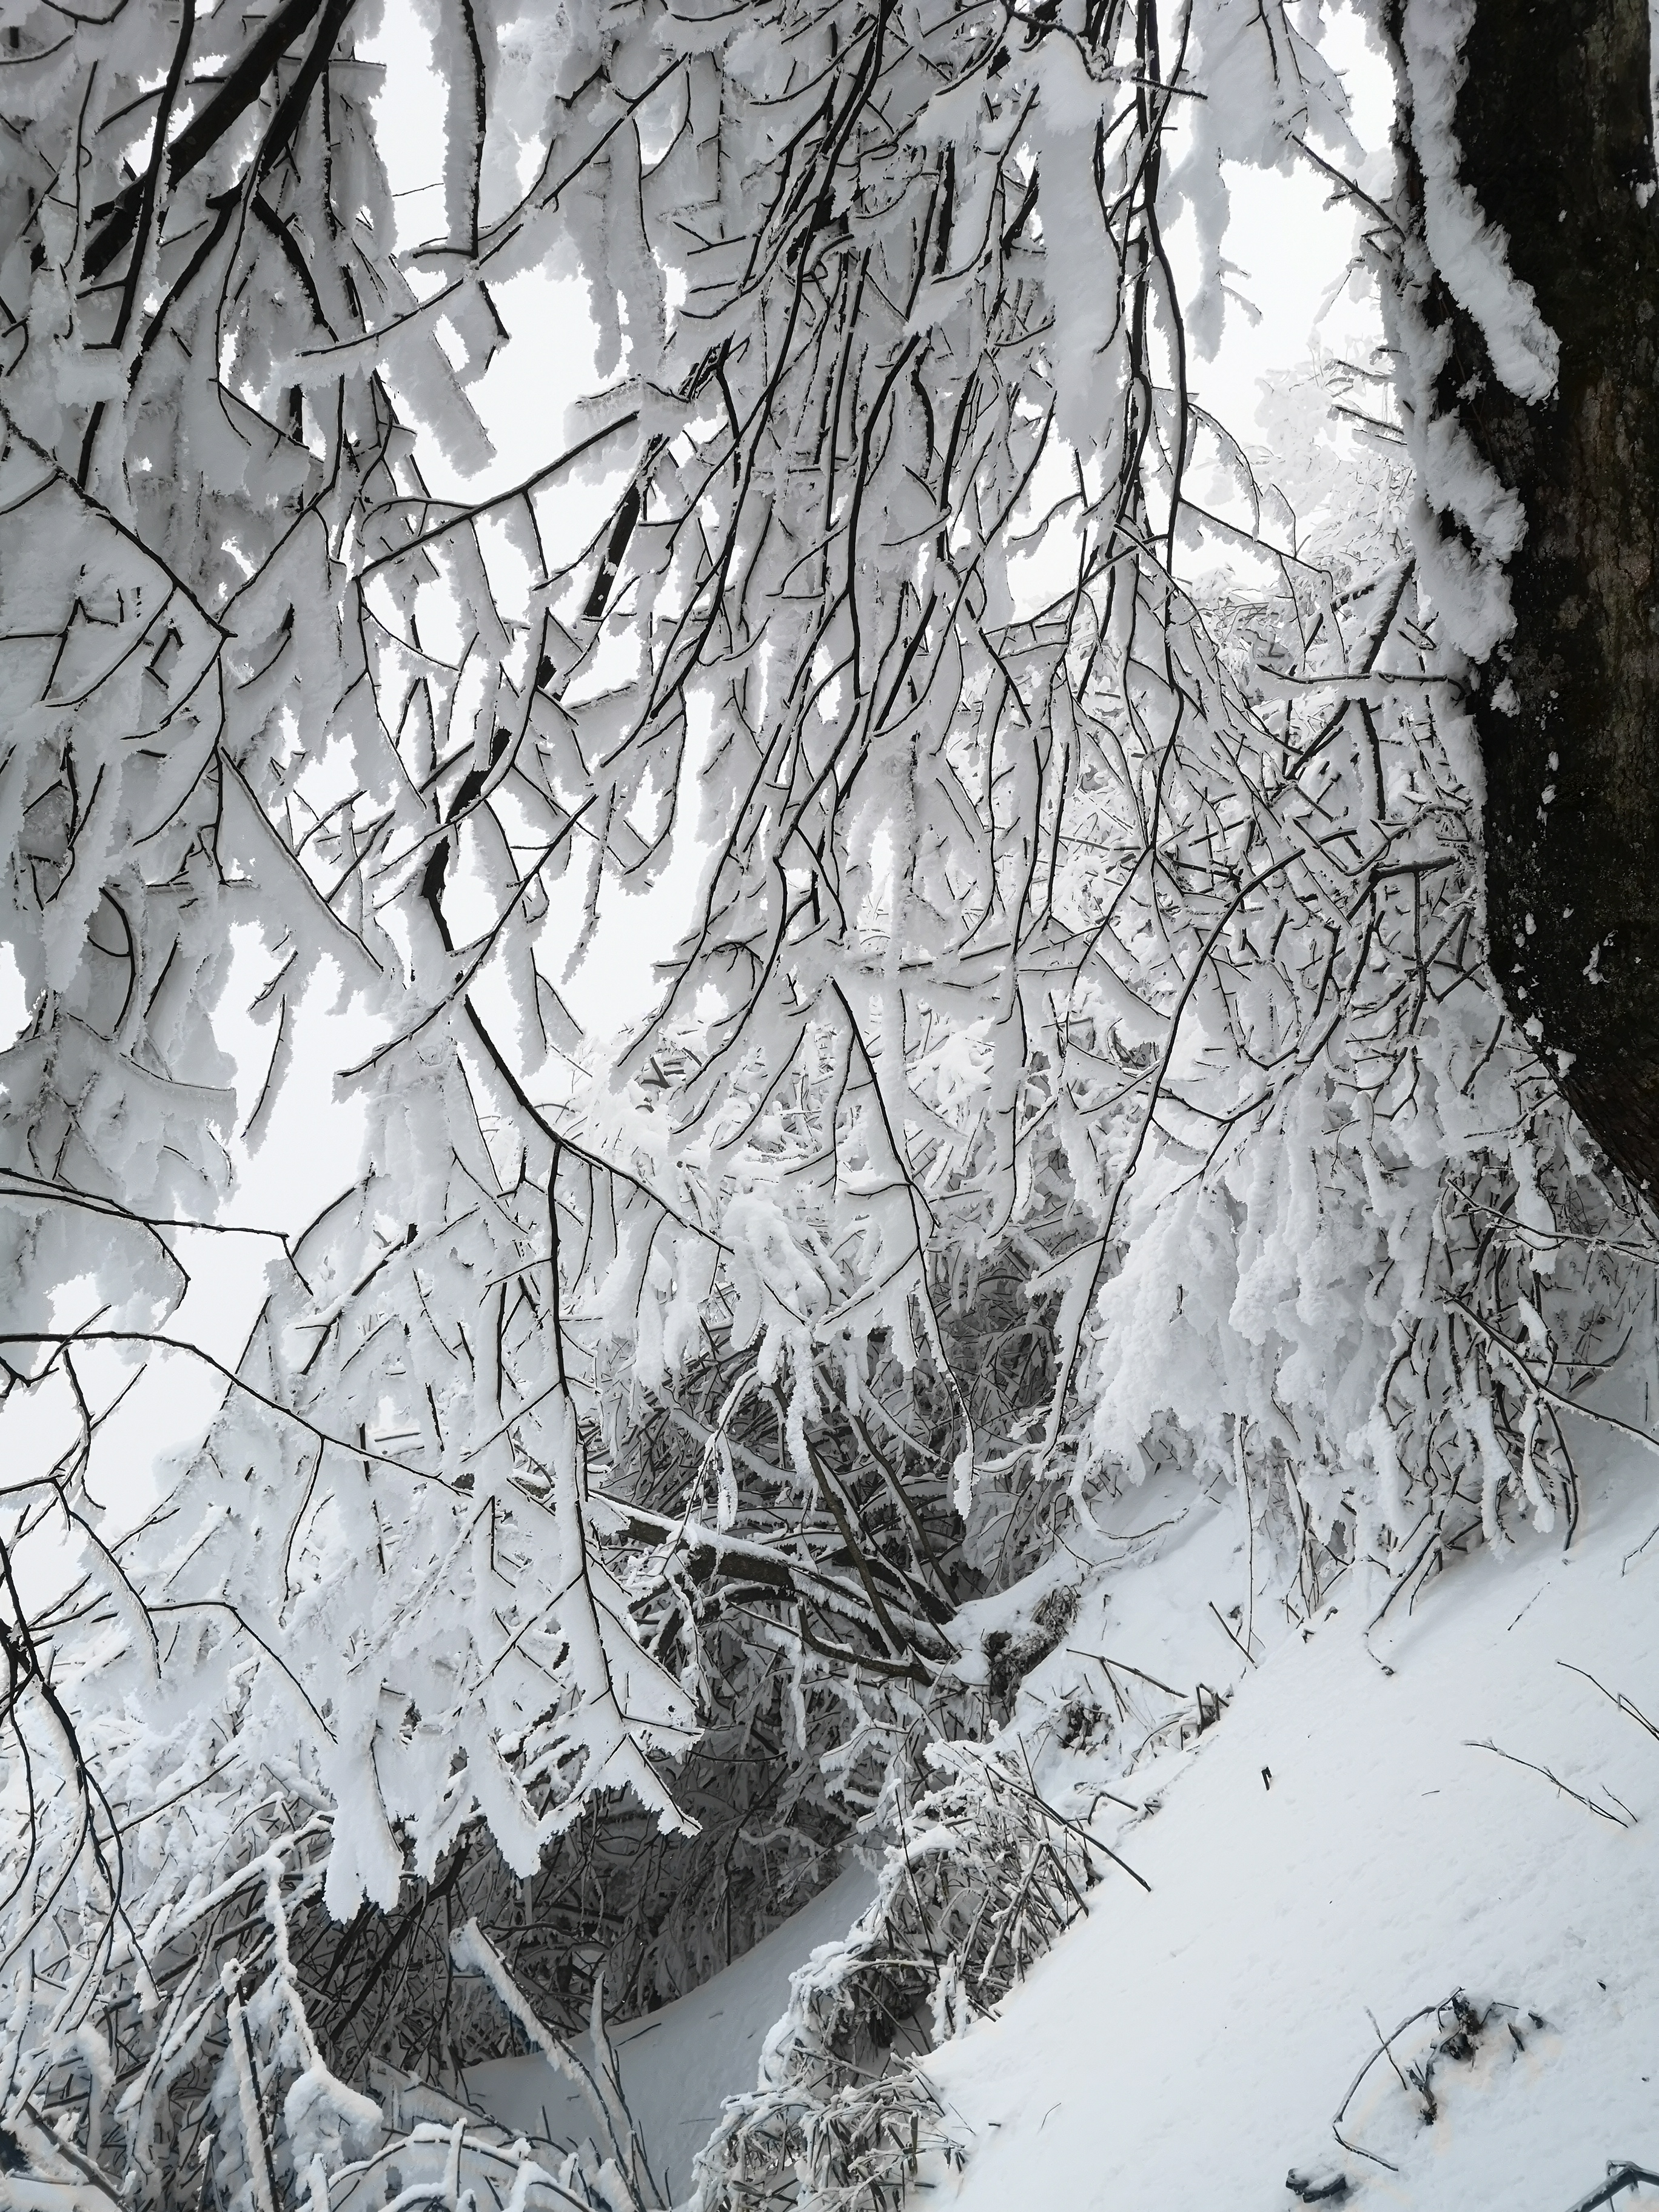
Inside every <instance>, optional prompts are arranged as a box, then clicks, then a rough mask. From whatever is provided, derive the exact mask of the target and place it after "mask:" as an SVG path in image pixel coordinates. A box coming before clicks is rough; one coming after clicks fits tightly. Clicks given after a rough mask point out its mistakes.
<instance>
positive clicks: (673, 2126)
mask: <svg viewBox="0 0 1659 2212" xmlns="http://www.w3.org/2000/svg"><path fill="white" fill-rule="evenodd" d="M874 1887H875V1885H874V1883H873V1881H872V1880H871V1878H870V1876H869V1875H866V1874H865V1873H864V1872H863V1871H862V1870H861V1869H859V1868H856V1867H854V1868H851V1869H848V1871H847V1872H846V1873H845V1874H843V1875H841V1877H840V1878H839V1879H838V1880H837V1881H833V1882H832V1883H831V1884H830V1885H829V1887H828V1888H827V1889H825V1890H823V1892H821V1893H820V1894H819V1895H818V1896H817V1897H815V1898H814V1899H813V1900H812V1902H811V1904H810V1905H807V1906H806V1907H805V1910H804V1911H800V1912H798V1913H797V1914H796V1915H795V1917H794V1918H793V1920H791V1921H789V1922H788V1923H787V1924H786V1925H785V1926H784V1927H782V1928H780V1929H777V1930H775V1933H774V1934H772V1935H770V1936H768V1937H767V1938H766V1940H765V1942H762V1943H757V1945H756V1946H755V1948H754V1949H753V1950H752V1951H750V1952H747V1953H745V1954H744V1956H743V1957H742V1958H741V1959H739V1960H738V1961H737V1962H736V1964H735V1965H733V1966H729V1967H728V1968H727V1969H726V1972H724V1973H722V1974H716V1975H715V1976H714V1978H713V1980H712V1981H708V1982H705V1983H704V1984H703V1985H702V1988H701V1989H697V1990H692V1992H691V1994H690V1996H684V1997H682V1998H680V2000H679V2001H678V2003H675V2004H671V2005H665V2006H664V2007H663V2008H662V2009H661V2011H660V2012H655V2013H653V2014H652V2015H650V2016H649V2018H648V2019H646V2020H639V2021H629V2022H628V2023H627V2024H626V2025H625V2026H623V2027H617V2029H616V2030H615V2031H614V2034H613V2042H614V2044H615V2047H616V2051H617V2060H618V2063H620V2066H621V2069H622V2078H623V2092H624V2093H625V2095H626V2096H627V2099H628V2103H629V2110H630V2112H632V2113H633V2115H634V2118H635V2122H636V2124H638V2127H639V2130H640V2133H641V2139H642V2141H643V2142H644V2145H645V2149H646V2154H647V2158H648V2159H649V2160H650V2163H651V2168H652V2172H653V2174H654V2175H655V2176H656V2178H657V2179H658V2181H659V2182H660V2183H662V2184H663V2185H664V2186H665V2189H666V2190H667V2191H668V2193H669V2196H670V2198H671V2200H678V2199H680V2198H684V2197H685V2196H686V2195H687V2194H688V2193H689V2192H690V2185H691V2161H692V2159H693V2158H694V2157H695V2156H696V2153H697V2152H698V2151H700V2150H701V2149H702V2147H703V2145H704V2143H706V2142H708V2138H709V2136H710V2135H711V2134H712V2133H713V2132H714V2123H715V2121H716V2120H717V2119H718V2118H720V2100H721V2099H722V2098H724V2097H728V2096H731V2095H732V2094H734V2093H736V2092H737V2091H738V2090H742V2089H752V2088H753V2087H754V2086H755V2075H756V2071H757V2068H758V2066H759V2063H760V2053H761V2045H762V2044H763V2042H764V2040H765V2039H766V2033H767V2030H768V2029H769V2027H771V2026H772V2024H773V2022H774V2021H775V2020H776V2019H777V2018H778V2015H780V2014H781V2012H782V2010H783V2008H784V2006H785V2005H786V2003H787V2002H788V1997H789V1977H790V1975H791V1973H792V1972H793V1971H794V1970H795V1968H796V1967H798V1966H800V1965H801V1963H802V1962H803V1960H805V1959H806V1958H807V1957H808V1956H809V1954H811V1952H812V1951H813V1950H814V1949H815V1948H816V1947H817V1945H818V1944H820V1943H828V1942H834V1941H835V1940H836V1938H838V1937H839V1936H843V1935H844V1934H845V1933H846V1931H847V1929H848V1925H849V1924H850V1923H851V1922H853V1921H854V1920H855V1919H856V1918H857V1917H858V1916H859V1914H860V1912H862V1911H863V1910H864V1908H865V1906H866V1905H867V1904H868V1903H869V1901H870V1898H871V1895H872V1892H873V1890H874ZM579 2050H580V2056H581V2057H583V2059H584V2060H591V2052H590V2051H589V2050H588V2048H587V2046H586V2043H585V2042H584V2043H583V2044H582V2045H580V2046H579ZM466 2088H467V2094H468V2096H469V2098H470V2099H471V2100H472V2101H473V2102H475V2103H476V2104H477V2106H479V2108H480V2109H481V2110H482V2111H483V2112H487V2113H488V2114H489V2117H490V2118H491V2119H493V2120H495V2122H496V2123H497V2124H499V2125H500V2126H501V2127H504V2128H506V2129H507V2130H509V2131H510V2132H512V2133H513V2134H514V2135H524V2136H528V2137H530V2138H531V2139H532V2141H535V2140H538V2139H545V2140H546V2141H548V2142H552V2143H555V2144H556V2145H559V2146H560V2147H562V2148H571V2147H574V2145H575V2144H577V2143H580V2142H581V2141H582V2140H583V2138H584V2137H588V2136H595V2135H596V2134H597V2133H598V2130H597V2129H596V2127H595V2124H594V2119H593V2116H592V2112H590V2111H589V2109H588V2107H587V2106H586V2102H585V2101H584V2100H583V2098H582V2096H581V2095H580V2093H579V2092H578V2091H577V2090H575V2089H574V2088H572V2087H570V2086H569V2085H568V2083H567V2082H566V2081H564V2080H563V2079H562V2077H561V2076H559V2075H556V2074H554V2073H553V2072H552V2070H551V2069H550V2068H549V2067H548V2066H547V2065H546V2064H545V2063H544V2061H543V2060H541V2059H540V2058H498V2059H495V2060H493V2061H491V2062H490V2063H489V2064H487V2065H483V2066H473V2067H470V2068H469V2069H468V2070H467V2075H466Z"/></svg>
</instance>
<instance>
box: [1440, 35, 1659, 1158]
mask: <svg viewBox="0 0 1659 2212" xmlns="http://www.w3.org/2000/svg"><path fill="white" fill-rule="evenodd" d="M1464 60H1465V62H1466V64H1467V74H1466V76H1465V78H1464V82H1463V85H1462V89H1461V91H1460V93H1459V95H1458V105H1457V113H1456V123H1455V130H1456V136H1457V138H1458V142H1459V144H1460V146H1461V149H1462V175H1463V177H1464V179H1465V180H1466V181H1467V183H1468V185H1470V186H1471V187H1472V189H1473V190H1474V193H1475V195H1476V197H1478V199H1479V200H1480V204H1481V207H1482V209H1483V210H1484V212H1485V213H1486V216H1487V217H1488V219H1489V220H1490V221H1492V222H1495V223H1497V224H1498V225H1499V226H1501V228H1503V229H1504V232H1505V233H1507V234H1508V239H1509V256H1510V266H1511V268H1512V269H1513V270H1515V272H1516V275H1518V276H1521V277H1522V278H1524V279H1525V281H1526V282H1527V283H1528V284H1530V285H1531V286H1532V288H1533V289H1534V293H1535V294H1536V295H1537V299H1538V303H1539V307H1540V309H1541V312H1542V313H1543V315H1544V318H1545V319H1546V320H1547V322H1548V323H1549V325H1551V327H1552V328H1553V330H1554V331H1555V332H1556V333H1557V335H1558V337H1559V339H1560V344H1561V360H1560V375H1559V382H1558V385H1557V387H1556V390H1555V392H1554V393H1553V396H1552V397H1551V398H1549V399H1547V400H1546V401H1543V402H1539V403H1534V404H1531V405H1528V404H1527V403H1526V402H1524V401H1522V400H1521V399H1518V398H1516V397H1515V396H1514V395H1513V394H1512V393H1510V392H1507V391H1505V390H1504V387H1503V386H1502V385H1501V384H1500V383H1499V382H1498V379H1497V378H1496V377H1495V376H1494V375H1493V374H1492V369H1491V367H1490V364H1489V363H1488V362H1487V360H1486V355H1485V349H1484V347H1483V346H1482V344H1481V343H1480V338H1479V336H1478V334H1477V332H1476V331H1475V330H1474V325H1472V324H1471V323H1470V322H1469V321H1468V319H1467V318H1466V317H1464V316H1462V314H1461V313H1457V312H1455V311H1453V310H1451V308H1450V305H1449V302H1445V303H1443V304H1444V306H1445V308H1446V311H1447V312H1448V313H1449V315H1450V319H1451V321H1452V324H1453V327H1454V333H1455V343H1454V347H1453V353H1452V358H1451V360H1450V362H1449V365H1448V367H1447V369H1446V371H1445V373H1444V375H1443V379H1442V382H1441V389H1440V399H1441V404H1443V406H1444V407H1445V408H1447V409H1448V410H1455V411H1456V412H1457V413H1458V414H1459V416H1461V417H1462V421H1463V422H1464V424H1465V425H1466V427H1467V428H1468V430H1469V432H1470V434H1471V435H1472V436H1473V438H1474V441H1475V443H1476V444H1477V446H1478V447H1479V448H1480V451H1481V453H1483V454H1484V455H1485V456H1486V459H1488V460H1489V461H1491V463H1492V465H1493V466H1494V467H1495V468H1496V469H1497V471H1498V474H1499V475H1500V476H1501V477H1502V478H1503V479H1504V482H1505V483H1507V484H1510V485H1511V486H1513V487H1514V488H1515V489H1516V490H1517V491H1518V492H1519V494H1520V495H1521V498H1522V503H1523V505H1524V507H1525V509H1526V514H1527V534H1526V539H1525V542H1524V544H1523V545H1522V549H1521V550H1520V552H1519V554H1518V555H1517V556H1516V559H1515V561H1514V562H1513V564H1512V566H1511V568H1510V588H1511V591H1512V593H1513V599H1514V608H1515V617H1516V620H1515V631H1514V635H1513V636H1512V638H1511V639H1510V641H1509V643H1508V644H1507V645H1506V646H1504V647H1501V648H1500V649H1499V651H1498V654H1497V655H1496V656H1495V657H1494V659H1493V660H1492V662H1491V663H1490V664H1489V665H1488V666H1487V668H1486V671H1484V680H1483V682H1482V684H1481V688H1480V694H1479V696H1478V699H1477V701H1476V708H1475V719H1476V725H1477V728H1478V730H1479V733H1480V747H1481V752H1482V756H1483V758H1484V762H1485V765H1486V784H1487V790H1486V842H1487V856H1488V857H1487V896H1488V912H1489V920H1490V925H1491V942H1492V963H1493V966H1494V968H1495V969H1496V971H1497V975H1498V981H1499V982H1500V984H1501V986H1502V988H1503V990H1504V994H1505V997H1506V999H1507V1000H1508V1002H1509V1004H1510V1008H1511V1010H1512V1012H1514V1013H1515V1015H1516V1018H1517V1019H1519V1020H1520V1021H1522V1023H1526V1022H1528V1021H1529V1020H1531V1019H1533V1018H1536V1020H1537V1022H1538V1023H1539V1024H1541V1036H1540V1042H1541V1044H1542V1046H1543V1047H1544V1048H1545V1049H1546V1051H1547V1052H1549V1053H1551V1054H1553V1053H1558V1052H1565V1053H1570V1054H1572V1056H1573V1057H1572V1060H1571V1065H1570V1066H1569V1067H1568V1069H1567V1073H1566V1075H1565V1082H1564V1088H1565V1091H1566V1092H1567V1095H1568V1097H1570V1099H1571V1102H1572V1103H1573V1105H1574V1106H1575V1107H1576V1108H1577V1111H1578V1113H1579V1115H1580V1116H1581V1117H1582V1119H1583V1121H1584V1122H1585V1123H1586V1124H1587V1125H1588V1127H1589V1129H1590V1130H1591V1132H1592V1133H1594V1135H1595V1137H1596V1138H1597V1139H1599V1140H1600V1141H1601V1145H1602V1146H1604V1147H1605V1149H1606V1150H1607V1152H1608V1154H1609V1155H1610V1156H1611V1157H1612V1158H1613V1160H1614V1161H1615V1162H1616V1163H1617V1164H1618V1165H1620V1167H1622V1168H1624V1169H1625V1170H1626V1172H1627V1173H1629V1174H1630V1175H1631V1176H1632V1177H1633V1178H1634V1179H1635V1180H1636V1181H1638V1182H1642V1181H1644V1180H1647V1179H1651V1181H1652V1184H1653V1188H1654V1190H1655V1192H1659V599H1656V585H1659V202H1656V201H1655V199H1654V197H1653V193H1652V189H1651V188H1652V185H1653V181H1654V157H1653V146H1652V126H1651V113H1650V103H1649V91H1648V82H1649V80H1648V12H1647V0H1478V4H1477V6H1476V9H1475V15H1474V28H1473V31H1472V33H1471V35H1470V37H1469V39H1468V43H1467V45H1466V46H1465V48H1464ZM1505 678H1507V687H1505V685H1504V679H1505ZM1510 699H1512V702H1513V708H1514V711H1513V712H1510V713H1505V712H1504V711H1503V708H1502V707H1501V706H1500V704H1499V703H1498V702H1499V701H1500V700H1504V701H1509V700H1510ZM1534 1034H1538V1032H1536V1031H1535V1032H1534Z"/></svg>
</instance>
